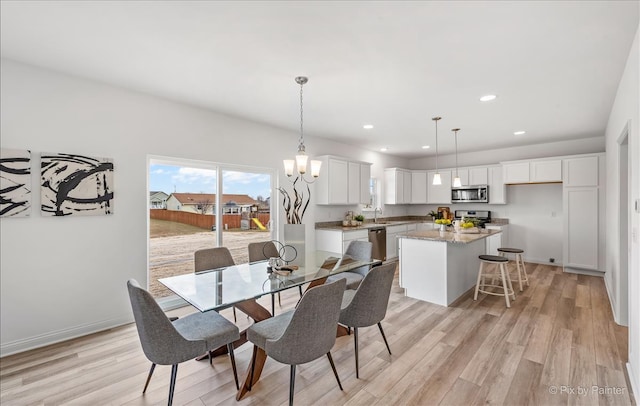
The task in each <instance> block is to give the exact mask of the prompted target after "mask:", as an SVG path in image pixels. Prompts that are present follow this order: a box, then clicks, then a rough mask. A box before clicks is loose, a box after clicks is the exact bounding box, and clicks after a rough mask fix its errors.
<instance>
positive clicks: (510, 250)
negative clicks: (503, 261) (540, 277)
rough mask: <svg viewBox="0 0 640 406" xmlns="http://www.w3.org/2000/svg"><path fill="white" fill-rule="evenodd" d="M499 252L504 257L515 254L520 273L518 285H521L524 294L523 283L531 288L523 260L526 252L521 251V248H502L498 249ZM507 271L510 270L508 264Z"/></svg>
mask: <svg viewBox="0 0 640 406" xmlns="http://www.w3.org/2000/svg"><path fill="white" fill-rule="evenodd" d="M498 252H499V253H500V255H501V256H503V257H507V255H509V254H515V262H516V269H517V272H518V283H519V285H520V292H522V281H524V282H525V283H526V284H527V286H529V276H528V275H527V268H525V267H524V260H523V259H522V254H523V253H524V250H521V249H520V248H506V247H502V248H498ZM507 258H508V257H507ZM521 265H522V269H520V266H521ZM507 269H509V265H508V264H507ZM523 275H524V278H523Z"/></svg>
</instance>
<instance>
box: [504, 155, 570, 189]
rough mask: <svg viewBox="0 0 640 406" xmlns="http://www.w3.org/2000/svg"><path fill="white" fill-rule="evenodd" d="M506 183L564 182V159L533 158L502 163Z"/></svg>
mask: <svg viewBox="0 0 640 406" xmlns="http://www.w3.org/2000/svg"><path fill="white" fill-rule="evenodd" d="M502 169H503V176H504V183H505V184H518V183H550V182H562V160H561V159H552V160H531V161H517V162H505V163H503V164H502Z"/></svg>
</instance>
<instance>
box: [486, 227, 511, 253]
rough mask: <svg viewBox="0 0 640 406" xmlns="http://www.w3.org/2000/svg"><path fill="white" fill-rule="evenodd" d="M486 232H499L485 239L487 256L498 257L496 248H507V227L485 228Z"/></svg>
mask: <svg viewBox="0 0 640 406" xmlns="http://www.w3.org/2000/svg"><path fill="white" fill-rule="evenodd" d="M485 228H486V229H487V230H500V231H502V232H501V233H500V234H495V235H492V236H490V237H487V239H486V253H487V255H498V248H501V247H507V246H509V234H508V232H509V226H508V225H501V226H485Z"/></svg>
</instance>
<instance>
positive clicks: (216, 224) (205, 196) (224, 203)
mask: <svg viewBox="0 0 640 406" xmlns="http://www.w3.org/2000/svg"><path fill="white" fill-rule="evenodd" d="M274 174H275V171H271V170H267V169H264V168H251V167H248V168H245V167H242V168H236V167H234V166H232V165H226V164H219V163H211V162H200V161H192V160H180V159H175V158H160V157H158V158H155V157H150V158H149V165H148V190H151V191H162V192H164V193H165V194H166V195H167V196H168V197H167V198H166V199H165V203H164V207H163V208H165V210H149V241H148V242H149V244H148V246H149V255H148V274H149V279H148V280H149V291H150V292H151V293H152V295H153V296H154V297H156V298H158V299H161V298H171V297H172V296H173V293H172V292H171V291H169V290H167V289H166V288H165V287H164V286H163V285H162V284H161V283H160V282H158V279H160V278H164V277H168V276H173V275H179V274H184V273H189V272H193V271H194V265H193V255H194V252H195V251H196V250H198V249H202V248H210V247H216V246H225V247H227V248H229V250H230V251H231V255H232V256H233V258H234V261H235V262H236V263H243V262H248V254H247V245H248V244H249V243H250V242H254V241H269V240H271V239H272V234H271V227H270V225H271V223H272V221H271V207H270V205H269V202H270V201H271V195H272V193H273V190H274V186H273V181H272V179H273V178H274ZM218 191H220V193H218ZM149 193H150V192H148V195H149ZM155 203H157V202H150V204H149V208H150V209H151V208H154V207H156V206H155ZM254 207H255V210H254V209H253V208H254ZM162 302H163V301H162V300H161V303H162Z"/></svg>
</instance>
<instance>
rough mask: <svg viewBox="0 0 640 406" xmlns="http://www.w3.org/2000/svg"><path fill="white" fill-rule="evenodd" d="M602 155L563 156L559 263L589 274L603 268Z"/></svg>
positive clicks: (603, 164) (566, 268)
mask: <svg viewBox="0 0 640 406" xmlns="http://www.w3.org/2000/svg"><path fill="white" fill-rule="evenodd" d="M604 159H605V158H604V154H598V155H590V156H583V157H569V158H566V159H564V162H563V166H564V180H565V181H564V183H563V188H562V194H563V196H562V197H563V199H562V204H563V211H564V219H563V220H564V227H563V230H564V235H563V244H562V248H563V250H562V256H563V265H564V270H565V271H566V272H578V273H579V272H583V271H586V273H589V274H593V272H594V271H597V272H603V271H604V267H605V261H604V259H605V258H604V257H605V236H604V234H605V185H604V179H605V169H604V167H605V163H604Z"/></svg>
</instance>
